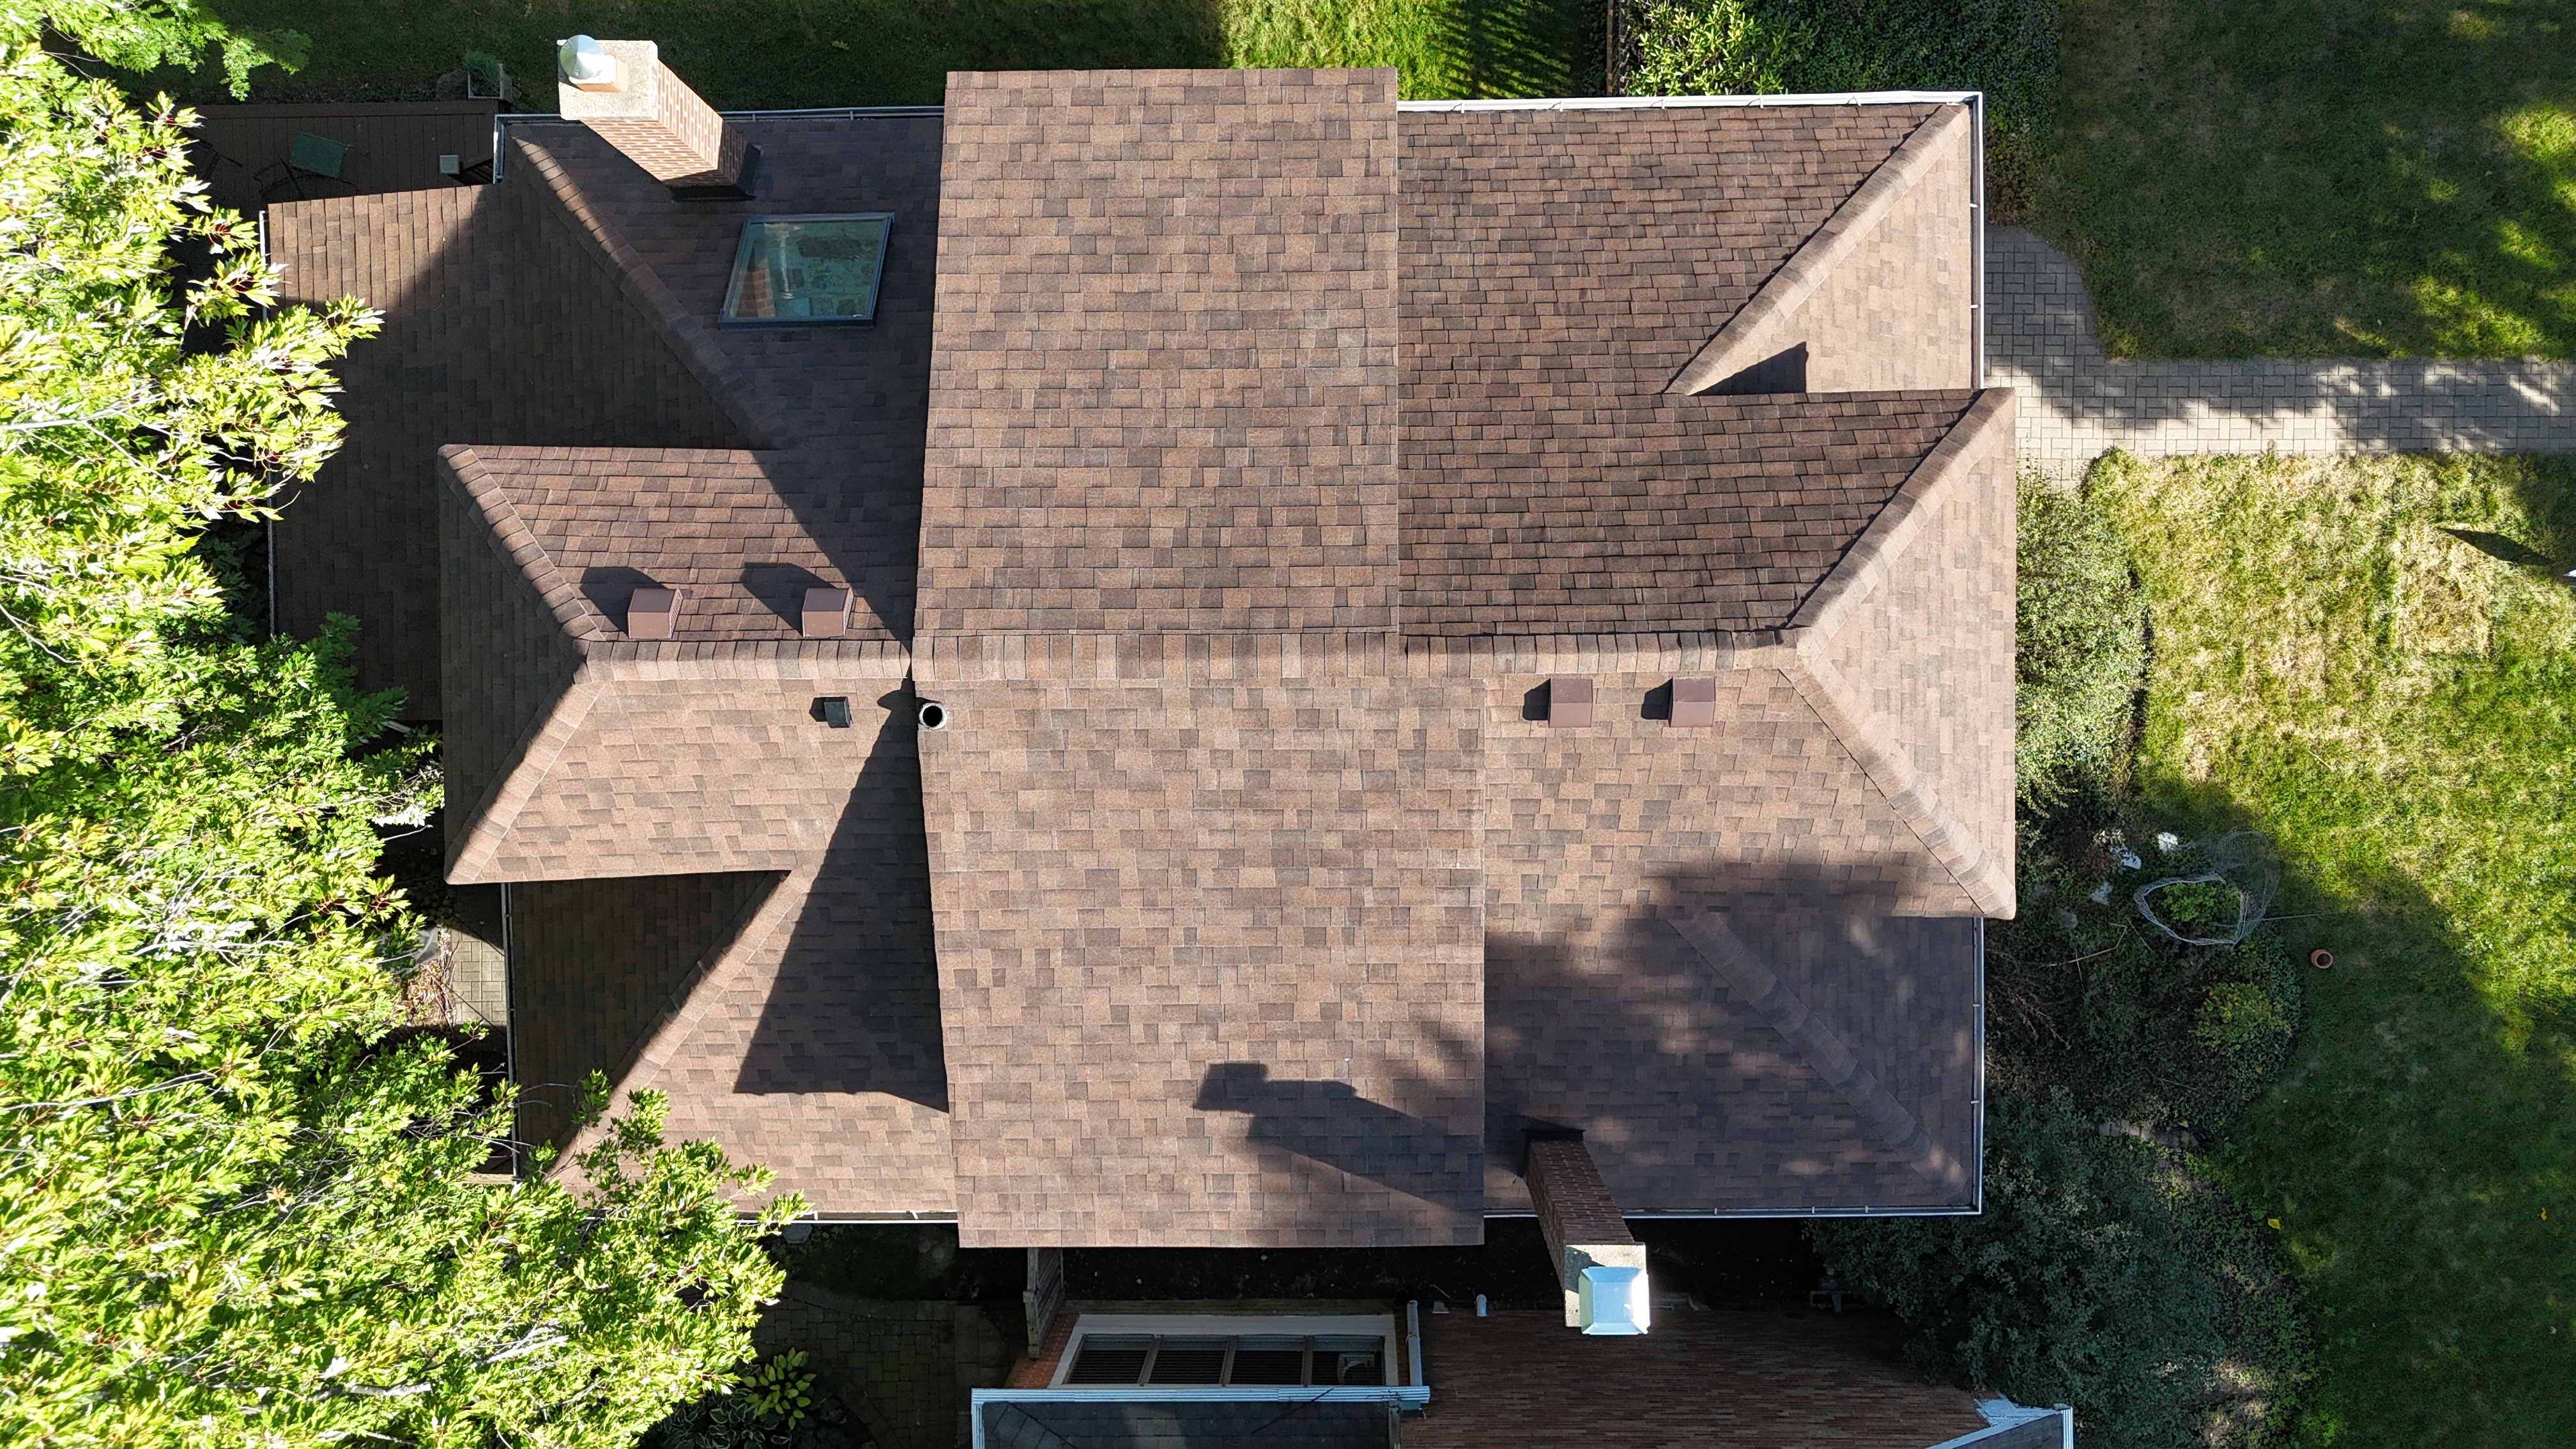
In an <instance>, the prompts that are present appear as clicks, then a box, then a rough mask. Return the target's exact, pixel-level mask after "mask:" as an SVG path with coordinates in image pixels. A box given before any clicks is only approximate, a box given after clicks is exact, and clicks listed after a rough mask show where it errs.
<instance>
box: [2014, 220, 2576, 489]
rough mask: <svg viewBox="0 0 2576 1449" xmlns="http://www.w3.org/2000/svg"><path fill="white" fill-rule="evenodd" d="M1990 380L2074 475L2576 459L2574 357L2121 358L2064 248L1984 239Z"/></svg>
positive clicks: (2066, 473) (2022, 238)
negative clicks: (2465, 458) (2115, 468)
mask: <svg viewBox="0 0 2576 1449" xmlns="http://www.w3.org/2000/svg"><path fill="white" fill-rule="evenodd" d="M1986 304H1987V308H1988V314H1987V322H1986V381H1987V382H1988V383H1989V384H1991V385H1993V386H1997V387H2010V388H2014V389H2016V390H2018V392H2019V393H2020V396H2019V398H2018V402H2019V404H2020V417H2021V429H2020V444H2021V456H2022V458H2023V459H2024V460H2025V461H2027V462H2035V463H2038V464H2040V465H2042V466H2043V467H2045V468H2047V469H2048V470H2049V471H2050V472H2051V473H2053V474H2056V475H2058V476H2060V477H2066V478H2071V477H2073V476H2074V475H2075V474H2077V473H2080V472H2081V471H2082V470H2083V469H2084V467H2085V466H2086V465H2087V464H2089V463H2091V462H2092V461H2093V460H2094V459H2095V458H2097V457H2100V456H2101V455H2102V454H2103V453H2105V452H2108V451H2109V450H2111V449H2113V448H2126V449H2128V450H2129V451H2130V452H2132V453H2138V454H2142V455H2147V456H2161V455H2166V454H2173V453H2259V452H2262V451H2263V450H2264V449H2266V448H2276V449H2278V450H2279V451H2281V452H2284V453H2387V452H2398V453H2438V452H2454V451H2466V452H2494V453H2570V452H2576V363H2566V362H2497V361H2445V360H2441V359H2425V358H2414V359H2401V360H2395V361H2382V360H2375V359H2354V360H2350V361H2322V362H2320V361H2304V362H2301V361H2290V360H2287V359H2277V358H2262V359H2256V360H2252V361H2246V362H2114V361H2110V360H2108V359H2106V358H2104V357H2103V355H2102V344H2101V342H2100V341H2099V340H2098V339H2097V338H2096V337H2095V335H2094V332H2093V300H2092V298H2091V297H2090V296H2088V295H2087V294H2086V292H2085V290H2084V279H2083V277H2082V276H2081V275H2079V274H2078V273H2077V272H2076V270H2075V264H2074V263H2073V262H2072V261H2069V260H2068V259H2067V257H2066V255H2065V254H2064V253H2063V252H2060V251H2058V250H2057V249H2056V248H2055V247H2052V246H2050V245H2049V244H2048V243H2047V242H2044V241H2042V240H2040V239H2039V238H2038V237H2037V236H2034V235H2032V234H2031V233H2029V232H2027V231H2023V230H2021V229H2020V228H2018V227H1997V228H1995V229H1994V230H1992V231H1989V232H1987V233H1986Z"/></svg>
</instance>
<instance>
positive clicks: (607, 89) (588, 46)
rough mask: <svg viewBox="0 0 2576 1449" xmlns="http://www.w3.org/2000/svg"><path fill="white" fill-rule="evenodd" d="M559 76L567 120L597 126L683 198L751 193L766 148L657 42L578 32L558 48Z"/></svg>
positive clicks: (558, 95) (558, 94)
mask: <svg viewBox="0 0 2576 1449" xmlns="http://www.w3.org/2000/svg"><path fill="white" fill-rule="evenodd" d="M603 60H604V62H605V63H603ZM555 81H556V84H555V104H556V107H557V109H559V110H560V111H562V113H563V117H564V119H565V120H567V121H579V122H581V123H582V124H584V125H586V126H588V127H590V128H591V129H592V130H593V131H596V132H598V133H599V135H600V137H601V139H603V140H605V141H607V142H608V144H610V145H612V146H614V147H616V148H617V149H618V150H620V151H623V152H625V153H626V155H627V157H628V159H630V160H632V161H633V162H634V163H635V164H636V165H638V166H641V167H643V168H644V169H645V170H646V171H648V172H650V173H652V175H653V179H654V180H656V181H659V182H661V183H662V184H663V185H665V186H668V187H670V188H671V195H672V196H674V197H676V198H677V199H679V200H682V201H740V200H744V199H746V198H748V197H749V196H750V195H751V183H752V177H753V173H754V172H755V171H756V170H757V169H758V167H759V164H760V148H758V147H756V146H752V145H750V144H748V143H747V142H745V141H744V139H743V135H742V132H740V131H738V130H736V129H734V127H733V126H732V125H731V124H730V123H728V122H727V121H726V120H725V118H724V117H722V116H719V115H717V114H716V112H715V108H714V107H713V106H710V105H708V104H707V103H706V102H705V101H703V100H700V99H699V98H698V93H697V92H696V91H693V90H691V89H689V88H688V86H687V84H686V83H684V82H682V81H681V79H680V78H679V77H678V76H676V75H673V74H672V73H671V68H670V67H669V66H666V65H664V64H662V60H661V48H660V47H659V46H656V45H655V44H654V43H653V42H651V41H649V40H597V41H594V40H591V39H590V37H588V36H586V35H576V36H574V37H573V38H572V39H570V40H567V41H565V42H564V43H563V48H562V50H561V51H560V52H558V54H557V57H556V69H555Z"/></svg>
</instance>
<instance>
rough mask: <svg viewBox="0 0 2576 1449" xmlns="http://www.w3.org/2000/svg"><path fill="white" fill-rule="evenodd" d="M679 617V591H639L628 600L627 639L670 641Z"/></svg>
mask: <svg viewBox="0 0 2576 1449" xmlns="http://www.w3.org/2000/svg"><path fill="white" fill-rule="evenodd" d="M679 617H680V591H679V590H677V589H637V590H636V591H635V592H634V593H633V594H630V595H628V596H627V599H626V637H627V638H629V639H668V638H670V637H671V625H672V623H673V622H674V621H676V620H677V619H678V618H679Z"/></svg>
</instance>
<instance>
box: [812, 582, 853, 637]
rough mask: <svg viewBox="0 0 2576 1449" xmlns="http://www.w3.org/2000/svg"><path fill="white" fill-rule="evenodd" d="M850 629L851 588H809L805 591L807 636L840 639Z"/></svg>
mask: <svg viewBox="0 0 2576 1449" xmlns="http://www.w3.org/2000/svg"><path fill="white" fill-rule="evenodd" d="M849 631H850V591H849V590H847V589H807V590H806V591H805V637H806V638H808V639H838V638H840V637H841V636H842V635H843V634H846V633H848V632H849Z"/></svg>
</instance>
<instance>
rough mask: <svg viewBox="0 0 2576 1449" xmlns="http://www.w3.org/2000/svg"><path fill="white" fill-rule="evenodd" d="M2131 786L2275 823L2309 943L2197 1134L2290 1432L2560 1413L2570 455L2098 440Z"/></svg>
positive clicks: (2571, 1006)
mask: <svg viewBox="0 0 2576 1449" xmlns="http://www.w3.org/2000/svg"><path fill="white" fill-rule="evenodd" d="M2090 487H2091V488H2092V490H2093V494H2094V497H2095V498H2096V499H2097V500H2099V501H2100V502H2101V503H2102V504H2103V505H2104V506H2105V507H2106V508H2107V509H2108V510H2109V512H2110V513H2111V514H2112V516H2113V518H2114V519H2115V521H2116V523H2117V526H2118V527H2119V528H2120V530H2121V532H2122V534H2123V535H2124V537H2125V538H2126V539H2127V540H2128V543H2129V545H2130V548H2131V551H2132V553H2133V554H2134V556H2135V558H2136V559H2137V562H2138V567H2139V571H2140V574H2141V576H2142V578H2143V581H2144V583H2145V585H2146V590H2147V595H2148V601H2149V609H2150V619H2151V624H2152V628H2153V630H2154V650H2155V656H2154V663H2153V666H2152V669H2151V673H2150V676H2149V686H2148V710H2147V716H2146V720H2145V730H2144V739H2143V742H2142V744H2141V747H2140V752H2139V780H2140V785H2141V788H2142V790H2143V793H2144V802H2143V803H2144V805H2145V806H2146V808H2147V809H2148V810H2150V811H2151V812H2152V813H2154V814H2155V815H2157V816H2158V817H2160V818H2169V819H2173V820H2177V821H2180V822H2184V823H2185V826H2186V828H2188V829H2191V830H2193V831H2198V832H2205V831H2210V830H2215V829H2219V828H2225V827H2230V826H2236V825H2251V826H2254V827H2256V828H2258V829H2261V830H2263V831H2265V832H2267V833H2269V834H2270V835H2271V836H2272V837H2273V838H2274V839H2275V840H2277V841H2278V842H2279V844H2280V847H2281V851H2282V855H2283V859H2284V863H2285V866H2286V868H2287V869H2286V877H2285V885H2284V890H2283V892H2282V895H2281V897H2280V899H2279V901H2278V902H2277V903H2276V905H2275V907H2274V919H2275V920H2276V921H2277V922H2278V923H2279V926H2280V929H2281V930H2282V932H2283V934H2284V935H2285V936H2286V937H2287V940H2288V944H2289V945H2290V947H2291V948H2292V950H2293V951H2295V952H2296V954H2297V956H2298V957H2299V958H2301V959H2304V958H2305V956H2306V955H2307V953H2308V952H2309V951H2310V950H2311V949H2314V948H2316V947H2325V948H2327V949H2330V950H2332V951H2333V952H2334V953H2335V956H2336V958H2337V960H2336V963H2335V966H2334V969H2333V970H2332V971H2331V972H2313V971H2312V972H2310V973H2309V978H2308V986H2307V993H2306V994H2307V1000H2308V1011H2309V1017H2308V1021H2309V1024H2308V1027H2307V1030H2306V1032H2305V1034H2304V1035H2303V1036H2302V1037H2301V1038H2300V1040H2299V1043H2298V1046H2297V1048H2296V1050H2295V1052H2294V1054H2293V1056H2292V1058H2291V1060H2290V1063H2289V1066H2288V1069H2287V1071H2286V1072H2285V1073H2283V1079H2282V1081H2281V1082H2280V1084H2279V1086H2278V1087H2277V1088H2275V1089H2274V1090H2273V1091H2272V1092H2271V1093H2270V1094H2268V1095H2267V1096H2265V1097H2264V1098H2262V1099H2260V1100H2259V1101H2258V1102H2257V1103H2256V1105H2255V1106H2254V1107H2253V1108H2252V1109H2251V1110H2250V1111H2249V1112H2248V1113H2247V1114H2246V1116H2245V1117H2244V1118H2243V1119H2241V1120H2240V1122H2239V1123H2238V1124H2237V1126H2236V1127H2235V1128H2234V1129H2233V1130H2232V1131H2231V1132H2230V1133H2229V1135H2228V1136H2227V1138H2226V1140H2225V1141H2224V1142H2223V1143H2222V1144H2221V1148H2220V1151H2219V1155H2218V1162H2219V1165H2220V1166H2221V1167H2223V1169H2224V1172H2225V1175H2226V1177H2227V1179H2228V1181H2229V1183H2230V1186H2231V1187H2232V1188H2233V1190H2234V1191H2235V1192H2237V1193H2238V1194H2239V1195H2240V1196H2242V1197H2244V1198H2245V1199H2246V1200H2248V1201H2250V1202H2252V1203H2255V1204H2257V1205H2259V1206H2260V1207H2261V1209H2262V1210H2263V1212H2264V1213H2265V1215H2266V1216H2268V1217H2277V1218H2278V1219H2279V1221H2280V1222H2281V1224H2282V1227H2281V1229H2280V1232H2281V1233H2282V1234H2283V1236H2284V1240H2285V1242H2286V1243H2287V1245H2288V1247H2289V1249H2290V1252H2291V1255H2292V1258H2293V1260H2294V1261H2295V1262H2296V1263H2297V1264H2298V1267H2299V1272H2300V1279H2301V1283H2302V1288H2303V1291H2304V1294H2305V1297H2306V1300H2307V1302H2308V1304H2309V1307H2310V1311H2311V1315H2312V1317H2313V1320H2314V1323H2315V1326H2316V1332H2317V1339H2318V1348H2319V1358H2318V1372H2317V1379H2316V1384H2315V1387H2314V1390H2313V1396H2312V1398H2311V1404H2312V1408H2311V1410H2310V1413H2309V1418H2308V1422H2307V1424H2306V1426H2305V1427H2304V1428H2303V1430H2302V1439H2303V1441H2304V1442H2308V1443H2312V1444H2335V1445H2339V1446H2342V1445H2355V1446H2358V1445H2383V1444H2384V1445H2414V1444H2424V1443H2438V1442H2451V1441H2452V1440H2453V1439H2454V1437H2455V1436H2457V1435H2458V1434H2460V1433H2461V1432H2462V1431H2463V1426H2466V1425H2477V1426H2479V1427H2478V1429H2477V1430H2476V1431H2475V1432H2474V1433H2473V1434H2472V1435H2471V1437H2472V1438H2474V1439H2475V1441H2476V1442H2482V1443H2495V1444H2563V1443H2571V1442H2576V1395H2570V1394H2568V1393H2567V1392H2566V1383H2567V1377H2568V1373H2569V1370H2570V1369H2571V1368H2576V1236H2571V1234H2570V1221H2569V1220H2570V1218H2571V1217H2576V808H2571V790H2576V592H2571V590H2570V589H2569V587H2568V586H2567V584H2566V583H2565V582H2563V581H2562V580H2560V579H2559V578H2557V577H2555V574H2556V573H2558V572H2563V571H2564V570H2565V569H2566V568H2567V567H2570V566H2576V460H2537V459H2512V458H2455V459H2445V460H2440V461H2435V460H2427V459H2420V458H2387V459H2344V460H2304V459H2281V458H2269V459H2267V458H2228V459H2208V458H2204V459H2179V460H2171V461H2165V462H2159V463H2152V464H2150V463H2145V462H2141V461H2138V460H2134V459H2122V458H2115V459H2113V460H2110V461H2109V462H2106V463H2105V464H2104V465H2103V466H2102V467H2100V468H2099V469H2098V470H2097V471H2096V473H2095V475H2094V477H2093V479H2092V480H2091V483H2090Z"/></svg>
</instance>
